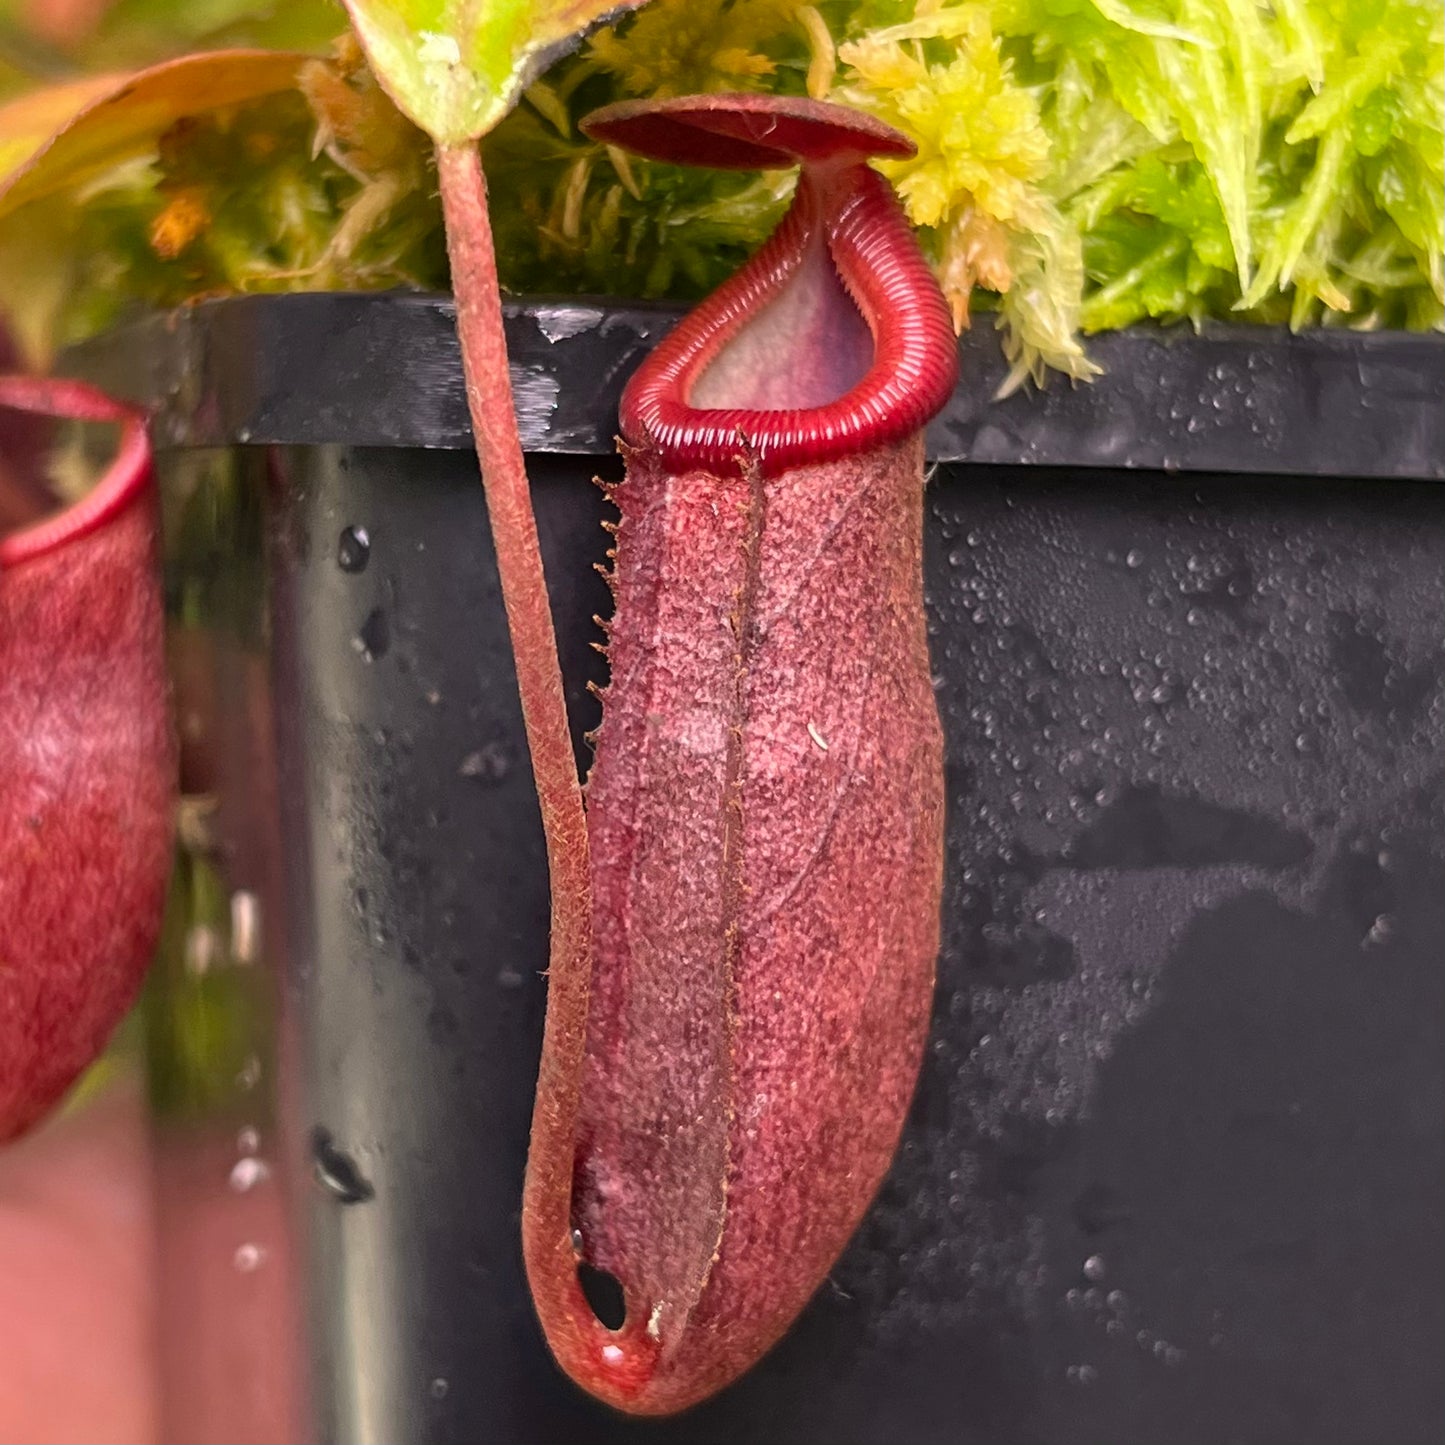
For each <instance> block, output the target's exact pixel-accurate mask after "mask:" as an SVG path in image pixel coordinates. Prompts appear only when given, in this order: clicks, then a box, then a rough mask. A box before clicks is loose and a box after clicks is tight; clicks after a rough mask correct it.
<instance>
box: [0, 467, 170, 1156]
mask: <svg viewBox="0 0 1445 1445" xmlns="http://www.w3.org/2000/svg"><path fill="white" fill-rule="evenodd" d="M155 545H156V525H155V506H154V496H153V494H152V490H151V487H150V486H149V485H148V484H147V485H145V486H144V487H142V488H141V489H140V490H136V491H132V493H131V494H130V495H129V497H128V500H126V501H125V502H124V503H123V505H121V507H120V509H119V510H118V511H116V512H114V513H113V514H110V515H106V516H104V517H102V518H101V520H100V521H99V523H98V525H95V526H94V528H93V529H91V530H83V531H82V532H80V533H79V534H78V535H73V536H70V537H63V538H60V539H59V540H57V541H56V542H55V543H54V545H50V544H49V543H47V544H46V545H45V546H44V547H43V548H39V549H38V550H35V551H34V553H33V555H28V556H25V557H24V558H23V560H20V561H18V562H16V563H15V564H14V565H11V566H9V567H7V568H5V569H4V570H0V1141H3V1140H5V1139H7V1138H10V1137H11V1136H13V1135H15V1134H17V1133H19V1132H21V1131H22V1130H23V1129H25V1128H27V1127H28V1126H29V1125H30V1124H31V1123H33V1122H34V1121H35V1120H36V1119H37V1118H38V1117H39V1116H40V1115H41V1114H42V1113H43V1112H44V1111H45V1110H46V1109H47V1108H49V1107H50V1105H51V1104H53V1103H54V1102H55V1101H56V1100H57V1099H58V1098H59V1096H60V1095H61V1094H62V1093H63V1092H64V1090H65V1089H66V1088H67V1087H68V1086H69V1085H70V1083H71V1082H72V1081H73V1080H74V1078H75V1076H76V1075H77V1074H78V1073H79V1072H80V1070H81V1069H83V1068H84V1067H85V1066H86V1065H87V1064H88V1063H90V1062H91V1060H92V1059H94V1058H95V1056H96V1055H97V1054H98V1053H99V1052H100V1050H101V1048H102V1047H103V1046H104V1044H105V1040H106V1039H107V1037H108V1036H109V1034H110V1032H111V1030H112V1029H113V1028H114V1027H115V1025H116V1023H117V1022H118V1021H119V1019H120V1017H121V1015H122V1014H123V1013H124V1011H125V1009H126V1008H127V1007H128V1006H129V1004H130V1003H131V1001H132V1000H133V999H134V997H135V994H136V991H137V989H138V988H139V985H140V980H141V976H142V974H143V972H144V969H145V966H146V964H147V962H148V961H149V959H150V954H151V950H152V948H153V946H154V944H155V940H156V934H157V931H158V929H159V926H160V916H161V909H162V905H163V902H164V893H165V886H166V879H167V876H168V874H169V870H170V840H171V813H172V800H173V792H174V788H175V755H174V743H173V738H172V732H171V724H170V715H169V693H168V684H167V681H166V673H165V655H164V642H163V630H162V624H163V618H162V605H161V596H160V588H159V585H158V582H157V580H156V574H155Z"/></svg>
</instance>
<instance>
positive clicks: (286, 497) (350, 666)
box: [264, 363, 1445, 1445]
mask: <svg viewBox="0 0 1445 1445" xmlns="http://www.w3.org/2000/svg"><path fill="white" fill-rule="evenodd" d="M276 364H278V365H279V363H276ZM1435 384H1436V383H1435V381H1433V380H1431V379H1429V378H1426V377H1422V378H1420V381H1419V385H1420V388H1421V389H1422V390H1428V388H1429V387H1430V386H1433V385H1435ZM1420 425H1421V426H1427V425H1428V423H1426V422H1423V421H1422V422H1420ZM1400 434H1401V435H1402V436H1404V437H1406V438H1408V437H1409V436H1411V435H1415V433H1410V432H1407V431H1406V430H1405V429H1404V428H1402V429H1401V433H1400ZM273 439H274V438H273ZM283 440H284V439H283ZM293 440H294V439H293ZM264 456H265V458H266V462H265V470H266V473H267V475H268V477H269V488H268V497H267V523H266V536H267V540H266V547H265V559H264V560H265V568H266V576H267V579H268V580H267V587H268V589H269V590H268V601H269V627H268V633H267V635H268V637H269V646H270V650H271V652H270V667H271V673H272V680H273V684H274V689H275V705H274V718H275V736H276V742H277V759H278V765H279V769H280V783H281V787H280V796H281V799H282V820H283V824H284V837H285V840H286V845H285V846H286V877H285V880H284V885H283V886H282V888H281V889H280V897H279V898H278V899H277V900H276V904H275V906H276V907H277V908H278V909H280V910H281V911H282V912H284V915H285V918H284V925H285V934H286V937H287V940H288V950H287V951H288V953H289V956H290V962H289V965H288V968H287V973H286V987H287V991H288V1010H287V1017H286V1022H285V1028H284V1032H285V1033H286V1034H287V1036H288V1038H289V1039H291V1040H293V1041H294V1047H291V1048H289V1049H287V1050H283V1057H284V1058H285V1059H286V1060H287V1061H288V1062H287V1063H286V1065H285V1066H284V1067H283V1071H282V1077H281V1079H280V1082H279V1084H278V1085H277V1092H278V1098H279V1099H280V1101H281V1102H280V1118H279V1124H278V1127H279V1128H280V1129H281V1131H282V1133H283V1134H284V1136H285V1137H284V1138H283V1140H282V1141H281V1145H280V1147H281V1150H282V1152H283V1153H287V1154H305V1155H307V1156H309V1158H310V1161H311V1168H310V1171H309V1173H308V1175H307V1177H306V1178H305V1179H304V1180H302V1181H301V1183H300V1187H299V1188H298V1189H297V1190H296V1193H295V1195H294V1199H293V1209H294V1213H293V1216H292V1220H293V1227H294V1229H295V1231H296V1234H297V1236H298V1238H303V1237H304V1238H307V1239H309V1244H308V1246H307V1248H306V1250H305V1252H304V1254H303V1256H302V1258H303V1263H302V1264H300V1265H299V1270H300V1281H299V1282H300V1286H301V1290H302V1293H303V1294H304V1295H305V1296H306V1299H307V1302H308V1304H309V1307H310V1311H311V1319H312V1330H311V1339H312V1347H311V1372H310V1373H311V1385H310V1393H311V1398H312V1400H313V1403H314V1408H315V1410H316V1415H317V1419H318V1428H319V1433H320V1434H321V1437H322V1438H324V1439H327V1440H337V1441H350V1440H368V1441H373V1440H374V1441H417V1442H438V1445H440V1442H452V1441H457V1442H461V1441H470V1440H475V1439H486V1440H489V1441H495V1442H498V1445H550V1442H556V1441H573V1440H576V1441H581V1440H586V1441H589V1442H597V1445H603V1442H617V1445H623V1442H630V1441H644V1440H645V1441H649V1442H678V1445H685V1442H708V1445H711V1442H719V1445H721V1442H724V1441H726V1442H729V1445H734V1442H736V1445H749V1442H756V1445H790V1442H797V1445H804V1442H828V1445H885V1442H887V1445H893V1442H898V1441H908V1442H917V1445H930V1442H939V1445H943V1442H949V1445H971V1442H979V1445H983V1442H989V1445H1013V1442H1018V1445H1026V1442H1027V1445H1032V1442H1046V1445H1106V1442H1107V1445H1132V1442H1138V1445H1172V1442H1177V1445H1217V1442H1219V1441H1223V1440H1229V1441H1238V1442H1245V1445H1252V1442H1260V1445H1265V1442H1270V1445H1275V1442H1300V1445H1305V1442H1309V1445H1321V1442H1330V1445H1373V1442H1380V1445H1414V1442H1421V1445H1423V1442H1433V1441H1438V1440H1439V1439H1441V1437H1442V1435H1445V1380H1442V1376H1441V1372H1440V1370H1439V1360H1440V1358H1441V1356H1442V1350H1445V1300H1442V1296H1441V1292H1440V1289H1439V1281H1440V1279H1441V1277H1442V1274H1445V1235H1442V1232H1441V1229H1440V1220H1441V1218H1442V1217H1445V843H1442V839H1445V785H1442V777H1445V767H1442V753H1441V741H1440V740H1441V737H1442V725H1445V568H1442V564H1441V558H1442V557H1445V490H1442V489H1441V488H1440V487H1439V486H1437V485H1432V484H1429V483H1422V482H1409V481H1397V482H1395V483H1393V484H1391V485H1389V486H1382V485H1381V484H1379V483H1378V482H1361V481H1325V480H1320V479H1317V478H1309V479H1306V478H1300V479H1288V478H1280V477H1276V478H1273V479H1270V480H1268V481H1265V480H1262V479H1260V478H1258V477H1253V476H1232V477H1230V476H1218V475H1209V474H1199V475H1192V476H1188V477H1177V476H1174V477H1171V476H1166V475H1162V474H1158V473H1127V472H1122V471H1113V472H1098V471H1093V472H1080V471H1074V470H1054V469H1045V468H1031V469H1021V468H1018V467H983V466H967V467H964V466H960V467H945V468H944V469H942V470H941V472H940V473H939V475H938V476H937V477H936V478H935V479H934V482H933V484H932V490H931V495H930V501H929V508H928V512H927V528H928V533H927V568H928V593H929V599H930V610H931V617H932V621H933V639H932V641H933V646H934V649H935V651H934V662H935V669H936V672H937V676H938V686H939V700H940V706H941V710H942V713H943V718H944V727H945V732H946V735H947V741H948V799H949V810H950V813H949V817H950V822H949V858H948V874H947V881H946V893H945V919H944V952H943V956H942V961H941V969H940V972H941V979H940V986H939V991H938V996H937V1003H936V1009H935V1021H934V1031H933V1036H932V1040H931V1044H930V1051H929V1056H928V1061H927V1064H926V1067H925V1071H924V1077H923V1080H922V1084H921V1087H920V1091H919V1095H918V1098H917V1101H916V1103H915V1107H914V1109H913V1113H912V1116H911V1119H910V1123H909V1126H908V1129H907V1132H906V1136H905V1142H904V1145H903V1148H902V1150H901V1152H900V1155H899V1158H898V1160H897V1161H896V1164H895V1167H894V1170H893V1173H892V1175H891V1176H890V1179H889V1181H888V1183H887V1184H886V1186H885V1188H884V1191H883V1193H882V1195H881V1197H880V1199H879V1201H878V1203H877V1204H876V1206H875V1208H874V1210H873V1211H872V1213H871V1215H870V1216H869V1218H868V1220H867V1222H866V1223H865V1225H864V1227H863V1229H862V1230H861V1231H860V1233H859V1235H858V1236H857V1237H856V1238H855V1240H854V1242H853V1244H852V1245H851V1246H850V1248H849V1250H848V1251H847V1253H846V1254H845V1256H844V1257H843V1259H842V1260H841V1261H840V1263H839V1265H838V1267H837V1269H836V1270H835V1271H834V1273H833V1275H832V1277H831V1279H830V1281H829V1283H828V1284H827V1285H826V1286H825V1287H824V1288H823V1289H822V1291H820V1293H819V1295H818V1297H817V1298H816V1299H815V1301H814V1302H813V1304H812V1306H811V1307H810V1308H809V1310H808V1311H807V1313H806V1314H805V1316H804V1317H803V1319H802V1320H801V1321H800V1322H799V1324H798V1326H797V1327H796V1329H795V1330H794V1331H793V1332H792V1333H791V1334H790V1335H789V1337H788V1338H787V1339H786V1340H785V1341H784V1342H783V1343H782V1344H781V1345H780V1346H779V1347H778V1348H777V1349H776V1350H775V1351H774V1352H773V1353H772V1354H771V1355H770V1356H769V1357H768V1358H767V1359H766V1360H764V1362H763V1363H762V1364H761V1365H760V1366H759V1367H758V1368H757V1370H755V1371H754V1372H753V1373H752V1374H751V1375H749V1376H748V1377H747V1378H745V1379H744V1380H743V1381H742V1382H741V1383H739V1384H738V1385H737V1386H735V1387H734V1388H733V1389H731V1390H729V1391H728V1392H726V1393H725V1394H724V1395H722V1396H721V1397H719V1398H718V1399H716V1400H714V1401H712V1402H710V1403H708V1404H707V1405H705V1406H703V1407H701V1408H699V1409H697V1410H696V1411H693V1412H691V1413H690V1414H688V1415H685V1416H683V1417H681V1418H679V1419H676V1420H673V1421H669V1422H663V1423H660V1424H659V1423H648V1424H634V1423H631V1422H628V1421H625V1420H622V1419H619V1418H617V1417H615V1416H612V1415H610V1414H608V1413H607V1412H606V1411H604V1410H602V1409H601V1408H600V1407H597V1406H594V1405H593V1404H591V1403H590V1402H589V1401H587V1400H586V1399H585V1398H583V1397H582V1396H580V1395H579V1394H578V1393H577V1392H576V1391H575V1389H573V1387H572V1386H570V1385H569V1384H568V1383H567V1382H566V1381H565V1380H564V1379H563V1378H562V1377H561V1375H560V1374H559V1373H558V1372H557V1371H556V1370H555V1368H554V1367H553V1366H552V1365H551V1363H550V1361H549V1359H548V1358H547V1355H546V1352H545V1347H544V1345H543V1344H542V1341H541V1338H540V1334H539V1332H538V1330H537V1328H536V1325H535V1323H534V1321H533V1318H532V1314H531V1309H530V1304H529V1301H528V1298H527V1294H526V1290H525V1286H524V1284H523V1280H522V1273H521V1259H520V1248H519V1242H518V1204H519V1200H520V1188H521V1174H522V1165H523V1159H524V1153H525V1145H526V1131H527V1124H528V1117H529V1112H530V1105H531V1093H532V1085H533V1078H534V1070H535V1062H536V1056H537V1049H538V1044H539V1038H540V1027H541V1017H542V1007H543V1002H544V983H543V980H542V978H541V976H540V975H541V970H543V969H544V968H545V966H546V878H545V869H544V866H543V854H542V848H541V837H540V829H539V825H538V820H537V813H536V805H535V800H534V797H533V794H532V790H531V786H530V781H529V778H528V775H527V769H526V761H525V748H524V744H523V740H522V734H521V727H520V718H519V716H518V712H517V705H516V701H515V693H514V687H513V680H512V676H511V669H510V663H509V654H508V650H507V644H506V636H505V628H504V624H503V621H502V615H501V609H500V605H499V600H498V593H497V586H496V579H495V573H494V570H493V565H492V561H491V549H490V543H489V540H488V536H487V527H486V518H485V513H484V508H483V504H482V499H481V493H480V488H479V486H478V484H477V481H476V478H475V473H474V470H473V467H474V464H473V462H472V460H471V458H470V456H469V455H467V454H466V453H463V452H459V451H455V450H446V449H440V450H431V451H423V450H419V449H401V448H350V447H337V446H315V445H275V446H272V447H269V448H267V449H266V451H265V453H264ZM1397 460H1398V458H1397V457H1396V456H1395V454H1394V453H1390V454H1388V455H1384V456H1382V457H1381V458H1379V459H1378V466H1379V467H1381V468H1388V467H1391V466H1393V465H1395V462H1396V461H1397ZM1439 460H1440V458H1439V456H1438V454H1432V455H1431V458H1430V459H1429V461H1430V465H1431V466H1437V467H1438V463H1439ZM532 465H533V475H534V482H535V495H536V502H537V510H538V516H539V525H540V527H541V531H542V537H543V544H544V552H545V555H546V560H547V565H548V569H549V579H550V582H551V586H552V589H553V595H554V608H555V612H556V615H557V619H558V626H559V633H560V641H561V647H562V652H563V663H564V668H565V670H566V673H567V681H568V692H569V702H570V703H571V704H572V707H573V718H574V726H575V728H576V730H577V733H578V741H579V749H580V747H581V742H580V733H581V731H582V730H583V729H585V728H587V727H589V726H591V725H592V722H593V721H594V720H595V718H594V713H593V707H594V704H593V702H592V700H591V698H590V696H589V695H588V694H587V693H586V691H585V682H586V680H587V678H588V677H589V676H592V677H597V676H599V669H600V667H601V666H602V665H603V664H602V660H601V659H600V658H598V657H597V656H596V654H595V653H593V652H592V651H591V650H590V648H589V646H588V644H589V643H590V642H591V641H592V640H593V639H594V638H595V637H596V636H597V633H596V630H595V627H594V625H593V624H592V622H591V621H590V618H591V614H592V613H593V612H594V611H599V610H602V609H603V607H604V605H605V602H606V592H605V589H604V588H603V586H602V584H601V582H600V580H599V579H598V578H597V577H596V576H595V574H594V573H593V571H592V568H591V565H590V564H591V563H592V562H593V561H594V560H598V559H600V558H601V556H602V553H603V551H604V548H605V545H606V537H605V534H604V533H603V532H602V531H601V529H600V527H599V526H598V525H597V523H598V522H599V521H600V519H601V518H602V516H603V515H604V504H603V501H602V498H601V495H600V493H598V491H597V490H596V489H595V488H593V487H592V486H591V485H590V477H591V475H592V473H593V471H594V470H597V469H604V470H605V469H608V468H611V467H613V466H614V463H612V462H611V461H610V460H600V461H599V460H596V459H586V458H583V459H572V460H569V459H566V458H557V457H552V458H545V457H536V458H533V463H532ZM1401 465H1402V466H1404V467H1406V469H1408V467H1409V466H1413V465H1415V464H1414V463H1402V464H1401ZM1432 474H1433V473H1432Z"/></svg>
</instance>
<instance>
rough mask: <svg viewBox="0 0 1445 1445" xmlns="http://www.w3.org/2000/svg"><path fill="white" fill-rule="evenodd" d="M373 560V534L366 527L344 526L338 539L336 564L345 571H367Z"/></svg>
mask: <svg viewBox="0 0 1445 1445" xmlns="http://www.w3.org/2000/svg"><path fill="white" fill-rule="evenodd" d="M370 561H371V535H370V534H369V533H368V532H367V530H366V528H365V527H343V528H342V529H341V535H340V536H339V537H338V538H337V539H336V565H337V566H338V567H340V568H341V570H342V571H343V572H365V571H366V564H367V563H368V562H370Z"/></svg>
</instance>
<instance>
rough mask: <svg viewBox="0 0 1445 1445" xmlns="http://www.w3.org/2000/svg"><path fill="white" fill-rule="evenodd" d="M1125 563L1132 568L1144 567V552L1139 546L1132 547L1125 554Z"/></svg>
mask: <svg viewBox="0 0 1445 1445" xmlns="http://www.w3.org/2000/svg"><path fill="white" fill-rule="evenodd" d="M1124 565H1125V566H1126V567H1128V568H1131V569H1138V568H1140V567H1142V566H1143V565H1144V554H1143V553H1142V552H1141V551H1140V550H1139V549H1138V548H1137V547H1131V548H1130V549H1129V550H1128V551H1127V552H1126V553H1125V554H1124Z"/></svg>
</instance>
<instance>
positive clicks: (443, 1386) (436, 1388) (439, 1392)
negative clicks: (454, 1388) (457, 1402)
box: [431, 1375, 451, 1400]
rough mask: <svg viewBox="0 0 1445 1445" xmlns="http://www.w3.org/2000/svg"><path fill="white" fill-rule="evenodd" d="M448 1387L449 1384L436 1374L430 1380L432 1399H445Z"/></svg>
mask: <svg viewBox="0 0 1445 1445" xmlns="http://www.w3.org/2000/svg"><path fill="white" fill-rule="evenodd" d="M450 1389H451V1385H450V1384H449V1383H448V1382H447V1381H446V1380H444V1379H443V1378H442V1377H441V1376H440V1375H438V1376H437V1377H436V1379H435V1380H433V1381H432V1382H431V1397H432V1399H433V1400H445V1399H446V1397H447V1391H448V1390H450Z"/></svg>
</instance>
